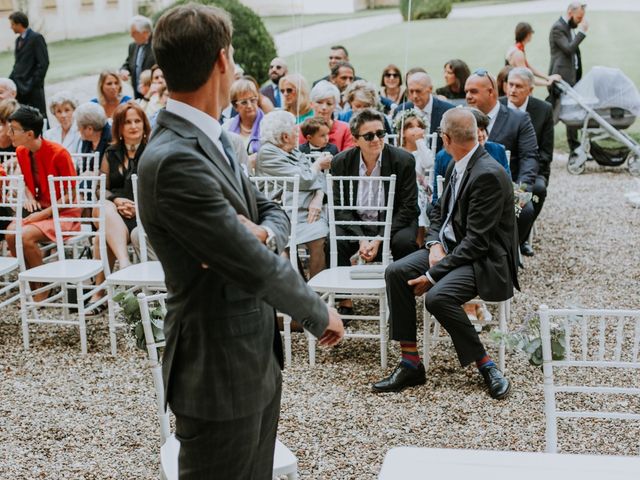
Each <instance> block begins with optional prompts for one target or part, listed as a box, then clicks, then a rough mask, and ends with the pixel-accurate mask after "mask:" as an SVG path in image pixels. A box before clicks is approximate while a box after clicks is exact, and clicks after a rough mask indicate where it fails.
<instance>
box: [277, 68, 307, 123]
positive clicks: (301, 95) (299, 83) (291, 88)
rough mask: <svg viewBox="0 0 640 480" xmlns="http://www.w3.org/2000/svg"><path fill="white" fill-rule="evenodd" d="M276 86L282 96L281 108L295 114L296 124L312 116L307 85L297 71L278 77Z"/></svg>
mask: <svg viewBox="0 0 640 480" xmlns="http://www.w3.org/2000/svg"><path fill="white" fill-rule="evenodd" d="M278 88H279V89H280V95H281V96H282V104H283V109H284V110H286V111H287V112H289V113H292V114H293V115H295V117H296V123H297V124H300V123H302V122H304V121H305V120H306V119H307V118H309V117H312V116H313V110H312V109H311V101H310V99H309V85H308V84H307V81H306V80H305V79H304V77H303V76H302V75H300V74H299V73H289V74H287V75H285V76H284V77H282V78H281V79H280V82H279V83H278Z"/></svg>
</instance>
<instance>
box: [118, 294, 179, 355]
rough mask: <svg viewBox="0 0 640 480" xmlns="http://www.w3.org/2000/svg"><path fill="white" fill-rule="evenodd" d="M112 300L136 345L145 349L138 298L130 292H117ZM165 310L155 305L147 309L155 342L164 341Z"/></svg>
mask: <svg viewBox="0 0 640 480" xmlns="http://www.w3.org/2000/svg"><path fill="white" fill-rule="evenodd" d="M113 301H114V302H116V303H117V304H118V305H120V308H122V314H123V315H124V319H125V321H126V322H127V324H128V325H129V326H130V327H131V334H132V335H133V337H134V338H135V340H136V345H137V347H138V348H140V349H141V350H146V348H147V347H146V341H145V338H144V328H143V326H142V315H141V314H140V304H139V303H138V298H137V297H136V296H135V295H134V294H133V293H132V292H126V291H124V292H119V293H118V294H116V295H115V296H114V297H113ZM166 313H167V312H166V311H165V310H164V309H163V308H162V307H161V306H157V307H156V308H153V309H151V310H150V311H149V316H150V317H151V330H152V331H153V338H154V339H155V341H156V342H163V341H164V330H163V325H164V316H165V315H166Z"/></svg>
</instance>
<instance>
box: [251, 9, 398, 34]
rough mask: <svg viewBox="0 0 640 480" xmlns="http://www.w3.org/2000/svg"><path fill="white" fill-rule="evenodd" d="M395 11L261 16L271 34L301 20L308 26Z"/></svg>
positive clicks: (282, 30)
mask: <svg viewBox="0 0 640 480" xmlns="http://www.w3.org/2000/svg"><path fill="white" fill-rule="evenodd" d="M397 11H398V9H397V8H395V7H394V8H376V9H373V10H361V11H359V12H356V13H339V14H335V13H334V14H319V15H303V16H302V18H300V16H295V17H292V16H291V15H286V16H274V17H262V21H263V22H264V25H265V27H267V30H269V32H271V34H276V33H280V32H284V31H286V30H291V29H293V28H299V27H300V23H301V22H303V24H304V25H305V26H308V25H315V24H317V23H325V22H333V21H335V20H346V19H349V18H361V17H370V16H372V15H383V14H388V13H395V12H397Z"/></svg>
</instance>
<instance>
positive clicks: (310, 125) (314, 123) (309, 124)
mask: <svg viewBox="0 0 640 480" xmlns="http://www.w3.org/2000/svg"><path fill="white" fill-rule="evenodd" d="M321 127H327V128H330V127H329V124H328V123H327V121H326V120H325V119H324V118H322V117H311V118H307V119H306V120H305V121H304V122H302V125H300V131H301V132H302V136H303V137H305V138H306V137H308V136H309V135H315V134H316V133H317V132H318V130H320V128H321Z"/></svg>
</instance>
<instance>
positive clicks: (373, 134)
mask: <svg viewBox="0 0 640 480" xmlns="http://www.w3.org/2000/svg"><path fill="white" fill-rule="evenodd" d="M386 135H387V132H385V131H384V130H378V131H376V132H367V133H363V134H362V135H356V138H364V139H365V140H366V141H367V142H372V141H373V139H374V138H376V137H378V138H384V137H385V136H386Z"/></svg>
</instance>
